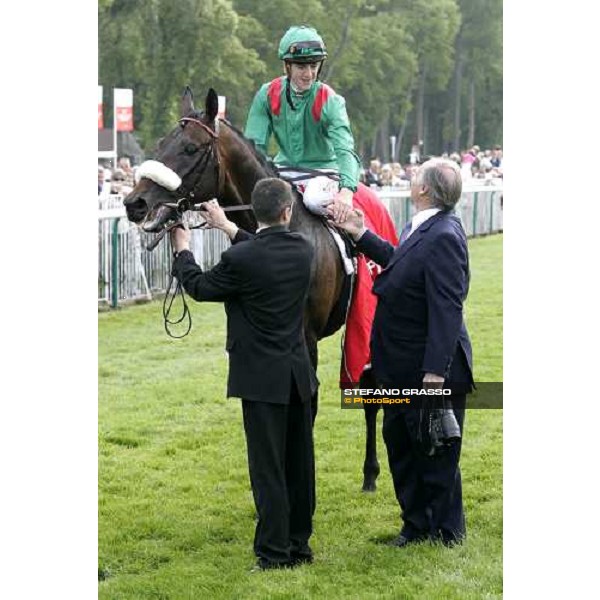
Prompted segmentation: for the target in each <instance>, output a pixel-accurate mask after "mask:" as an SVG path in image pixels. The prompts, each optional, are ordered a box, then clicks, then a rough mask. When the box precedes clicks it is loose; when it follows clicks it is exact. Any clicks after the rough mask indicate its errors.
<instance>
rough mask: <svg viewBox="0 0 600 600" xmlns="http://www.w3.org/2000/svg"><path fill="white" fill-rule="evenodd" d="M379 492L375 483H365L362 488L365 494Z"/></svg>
mask: <svg viewBox="0 0 600 600" xmlns="http://www.w3.org/2000/svg"><path fill="white" fill-rule="evenodd" d="M376 490H377V484H376V483H375V482H374V481H366V480H365V481H364V483H363V486H362V491H363V492H374V491H376Z"/></svg>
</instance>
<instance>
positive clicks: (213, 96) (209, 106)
mask: <svg viewBox="0 0 600 600" xmlns="http://www.w3.org/2000/svg"><path fill="white" fill-rule="evenodd" d="M218 112H219V97H218V96H217V92H215V90H213V89H212V88H210V89H209V90H208V94H207V95H206V109H205V111H204V113H205V114H206V117H207V118H208V122H209V123H212V122H213V121H214V120H215V117H216V116H217V113H218Z"/></svg>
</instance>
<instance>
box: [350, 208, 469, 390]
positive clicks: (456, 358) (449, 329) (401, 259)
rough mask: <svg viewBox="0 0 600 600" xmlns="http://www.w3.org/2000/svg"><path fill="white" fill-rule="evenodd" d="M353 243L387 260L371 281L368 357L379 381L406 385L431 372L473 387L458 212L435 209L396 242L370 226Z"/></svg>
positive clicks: (466, 264) (464, 245)
mask: <svg viewBox="0 0 600 600" xmlns="http://www.w3.org/2000/svg"><path fill="white" fill-rule="evenodd" d="M357 247H358V249H359V250H360V251H361V252H363V253H364V254H366V255H367V256H368V257H369V258H371V259H373V260H374V261H375V262H377V263H379V264H380V265H381V266H383V267H385V269H384V270H383V272H382V273H381V274H380V275H379V276H378V277H377V279H376V280H375V283H374V284H373V293H374V294H375V295H377V297H378V302H377V309H376V311H375V318H374V321H373V328H372V330H371V357H372V365H373V371H374V374H375V377H376V379H377V381H378V382H380V383H382V384H386V385H394V386H397V385H401V386H404V385H408V384H418V383H420V382H422V380H423V375H424V374H425V373H435V374H436V375H440V376H443V377H444V378H445V379H446V381H447V382H449V383H451V382H460V383H463V384H467V386H466V387H467V391H470V389H471V386H470V384H471V383H472V381H473V376H472V352H471V342H470V340H469V335H468V333H467V330H466V327H465V324H464V321H463V302H464V300H465V299H466V297H467V292H468V290H469V255H468V250H467V238H466V235H465V232H464V230H463V227H462V225H461V223H460V220H459V219H458V218H457V217H456V216H455V215H453V214H451V213H446V212H439V213H437V214H436V215H434V216H433V217H431V218H430V219H428V220H427V221H425V223H423V224H422V225H421V226H420V227H418V228H417V229H416V231H414V232H413V233H412V234H411V236H410V237H409V238H408V239H407V240H406V241H405V242H404V243H403V244H402V245H401V246H399V247H397V248H394V247H393V246H392V245H391V244H389V243H388V242H386V241H385V240H382V239H381V238H379V237H378V236H376V235H375V234H374V233H372V232H370V231H367V232H365V234H364V235H363V236H362V237H361V239H360V240H359V241H358V243H357Z"/></svg>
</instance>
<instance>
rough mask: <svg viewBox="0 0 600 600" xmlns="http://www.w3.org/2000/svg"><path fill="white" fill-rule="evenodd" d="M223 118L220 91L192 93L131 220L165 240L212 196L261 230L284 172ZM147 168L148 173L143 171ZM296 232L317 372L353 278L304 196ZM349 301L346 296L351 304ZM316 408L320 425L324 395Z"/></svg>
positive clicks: (128, 201)
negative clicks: (303, 255)
mask: <svg viewBox="0 0 600 600" xmlns="http://www.w3.org/2000/svg"><path fill="white" fill-rule="evenodd" d="M217 113H218V96H217V94H216V92H215V91H214V90H213V89H212V88H211V89H210V90H209V92H208V94H207V96H206V101H205V110H204V111H203V112H201V111H197V110H196V109H195V108H194V103H193V94H192V91H191V89H190V88H189V87H187V88H186V89H185V92H184V94H183V96H182V99H181V117H180V119H179V122H178V124H177V126H176V127H175V128H174V129H173V130H172V131H171V132H170V133H169V134H168V135H167V136H165V137H164V138H162V139H161V140H159V142H158V145H157V149H156V156H155V158H156V161H155V163H154V164H155V167H156V169H157V171H158V172H159V173H160V175H151V176H150V177H148V176H142V178H141V179H140V180H139V182H138V183H137V184H136V186H135V188H134V189H133V190H132V191H131V193H130V194H128V196H127V197H126V198H125V201H124V204H125V208H126V212H127V216H128V218H129V220H130V221H132V222H133V223H136V224H138V225H140V226H141V227H142V229H143V230H144V231H146V232H148V233H157V234H159V236H161V237H162V236H163V235H164V234H165V233H166V231H167V230H168V228H169V226H173V225H174V224H175V223H176V222H177V220H178V215H179V214H181V213H180V212H179V209H185V210H189V209H192V210H193V209H194V208H195V207H197V206H198V205H199V204H200V203H202V202H205V201H208V200H210V199H212V198H217V200H218V201H219V204H220V205H221V206H222V207H224V208H225V210H227V208H236V209H241V210H235V211H232V212H231V213H230V215H229V218H230V220H231V221H233V222H234V223H235V224H236V225H238V227H240V228H242V229H245V230H246V231H249V232H252V233H253V232H255V231H256V228H257V222H256V219H255V218H254V214H253V212H252V210H251V205H250V195H251V193H252V190H253V189H254V186H255V185H256V183H257V182H258V181H259V180H261V179H264V178H267V177H277V176H278V172H277V170H276V169H275V167H274V166H273V165H271V164H270V163H269V162H268V161H267V160H266V159H265V158H264V156H263V155H262V154H261V153H260V152H259V151H258V150H257V149H256V148H255V147H254V144H253V143H252V142H251V141H250V140H247V139H246V138H245V137H244V135H243V133H242V132H240V131H239V130H237V129H236V128H235V127H234V126H233V125H231V124H230V123H229V122H228V121H226V120H224V119H219V118H217ZM143 166H144V165H142V166H141V167H140V169H141V170H142V173H143V172H144V169H142V167H143ZM157 181H158V182H159V183H157ZM290 230H292V231H299V232H301V233H303V234H304V235H305V236H306V237H307V238H308V239H309V240H310V242H311V243H312V245H313V247H314V249H315V252H314V260H313V263H312V267H311V283H310V289H309V293H308V300H307V304H306V309H305V318H304V334H305V338H306V343H307V346H308V351H309V355H310V360H311V362H312V365H313V367H314V369H315V371H316V369H317V365H318V349H317V342H318V341H319V340H321V339H323V338H325V337H327V336H329V335H332V334H333V333H335V332H336V331H338V330H339V329H340V328H341V326H342V325H343V324H344V321H345V316H346V307H345V306H344V305H343V304H344V301H345V302H347V301H348V297H347V296H349V294H348V293H344V290H345V289H346V291H348V286H345V283H346V274H345V271H344V269H343V264H342V260H341V257H340V253H339V250H338V248H337V245H336V243H335V241H334V239H333V238H332V236H331V234H330V233H329V231H328V229H327V226H326V224H325V222H324V220H323V219H322V218H320V217H317V216H316V215H314V214H312V213H311V212H309V211H308V210H307V208H306V207H305V206H304V203H303V202H302V201H301V200H299V196H298V194H295V202H294V209H293V212H292V220H291V223H290ZM161 237H158V236H157V238H156V239H158V240H160V239H161ZM342 296H346V298H345V300H344V298H342ZM340 303H341V304H340ZM372 387H374V386H372ZM311 404H312V417H313V424H314V421H315V417H316V414H317V410H318V391H317V392H315V395H314V397H313V398H312V401H311ZM374 409H375V410H374ZM376 409H377V407H373V406H371V407H369V409H367V407H366V406H365V417H366V422H367V453H366V457H365V462H364V467H363V473H364V481H363V490H364V491H374V490H375V487H376V486H375V480H376V478H377V476H378V474H379V463H378V461H377V452H376V415H377V410H376Z"/></svg>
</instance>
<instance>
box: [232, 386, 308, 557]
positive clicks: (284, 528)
mask: <svg viewBox="0 0 600 600" xmlns="http://www.w3.org/2000/svg"><path fill="white" fill-rule="evenodd" d="M242 411H243V416H244V430H245V432H246V443H247V447H248V467H249V471H250V483H251V485H252V493H253V495H254V503H255V505H256V511H257V513H258V523H257V525H256V532H255V535H254V552H255V554H256V556H257V557H258V559H259V562H260V563H261V565H262V566H265V567H269V566H275V565H278V564H286V563H289V562H290V561H292V560H294V559H296V558H303V557H309V556H310V555H311V550H310V548H309V546H308V540H309V538H310V536H311V534H312V517H313V514H314V511H315V506H316V500H315V461H314V448H313V436H312V416H311V408H310V401H307V402H301V401H300V398H299V396H298V392H297V390H296V385H295V383H293V384H292V390H291V392H290V403H289V404H273V403H268V402H256V401H249V400H244V399H242Z"/></svg>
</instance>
